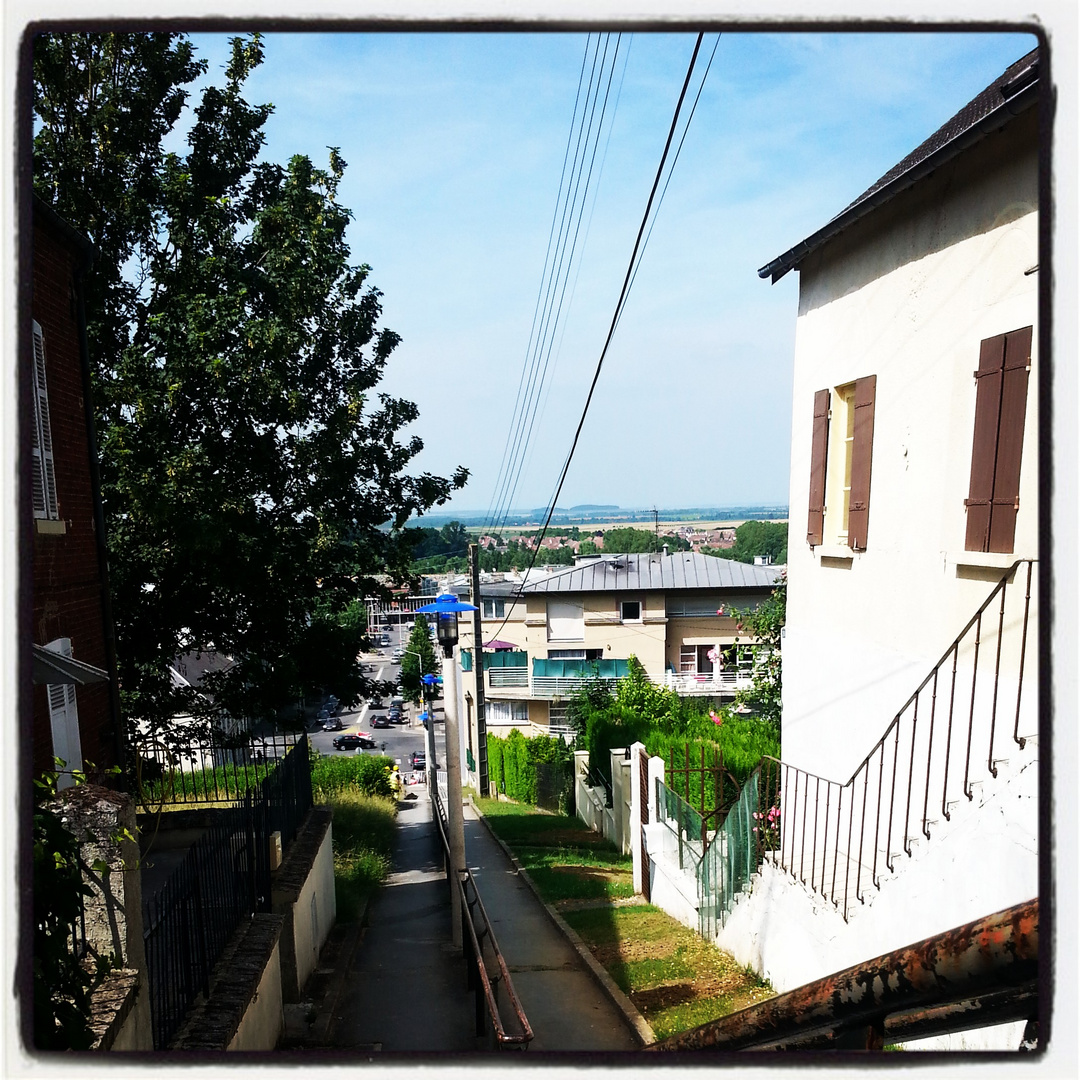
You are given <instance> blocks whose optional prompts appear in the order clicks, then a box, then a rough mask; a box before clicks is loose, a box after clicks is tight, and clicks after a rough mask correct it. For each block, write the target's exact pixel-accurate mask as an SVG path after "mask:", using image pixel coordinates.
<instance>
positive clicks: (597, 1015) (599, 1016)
mask: <svg viewBox="0 0 1080 1080" xmlns="http://www.w3.org/2000/svg"><path fill="white" fill-rule="evenodd" d="M465 852H466V857H467V859H468V863H469V869H470V870H471V871H472V874H473V878H474V879H475V881H476V887H477V889H478V890H479V892H480V899H481V900H483V902H484V908H485V909H486V911H487V913H488V916H489V917H490V919H491V923H492V928H493V930H494V931H495V937H496V940H497V941H498V942H499V948H500V949H501V950H502V954H503V957H504V958H505V960H506V966H507V967H508V968H509V969H510V978H511V979H512V980H513V983H514V990H515V991H516V993H517V995H518V1000H519V1001H520V1002H521V1005H522V1008H523V1009H524V1010H525V1015H526V1016H527V1017H528V1018H529V1024H530V1025H531V1026H532V1029H533V1041H532V1042H531V1043H530V1044H529V1052H530V1053H532V1052H534V1051H545V1050H547V1051H569V1052H573V1053H581V1052H587V1051H600V1052H608V1053H610V1052H612V1051H635V1050H639V1049H640V1044H639V1043H638V1041H637V1038H636V1037H635V1034H634V1032H633V1029H632V1028H631V1026H630V1023H629V1022H628V1021H627V1019H626V1017H625V1016H624V1015H623V1014H622V1012H621V1011H620V1010H619V1009H617V1008H616V1007H615V1005H614V1004H613V1003H612V1001H611V999H610V998H609V997H608V996H607V994H605V993H604V991H603V990H602V989H601V987H600V986H599V984H598V983H597V981H596V978H595V977H594V976H593V975H592V973H591V972H590V971H589V970H588V969H587V967H586V965H585V963H584V962H583V961H582V959H581V957H580V956H579V955H578V953H577V950H576V949H575V948H574V947H573V946H572V945H571V944H570V942H569V941H568V940H567V938H566V936H565V935H564V934H563V932H562V931H561V930H560V929H559V928H558V927H557V926H556V925H555V924H554V923H553V922H552V920H551V917H550V916H549V915H548V913H547V912H546V911H545V910H544V907H543V904H542V903H541V902H540V901H539V900H538V899H537V898H536V895H535V894H534V893H533V891H532V890H531V889H530V888H529V886H528V885H527V884H526V883H525V882H524V881H522V879H521V878H520V876H519V875H518V873H517V871H516V870H515V869H514V866H513V865H512V864H511V862H510V860H509V859H508V858H507V856H506V854H505V853H504V851H503V849H502V848H501V847H500V846H499V845H498V843H496V841H495V840H494V839H493V838H492V836H491V834H490V833H489V832H488V830H487V826H486V825H485V824H484V823H483V822H482V821H480V820H479V818H478V816H477V813H476V811H475V810H474V809H473V807H472V806H466V807H465Z"/></svg>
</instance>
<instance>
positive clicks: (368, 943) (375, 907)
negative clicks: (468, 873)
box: [324, 785, 476, 1053]
mask: <svg viewBox="0 0 1080 1080" xmlns="http://www.w3.org/2000/svg"><path fill="white" fill-rule="evenodd" d="M409 791H410V792H416V793H417V794H418V796H419V797H418V798H417V799H416V800H415V801H409V802H403V803H402V804H401V809H400V813H399V815H398V843H397V848H396V850H395V852H394V867H393V871H392V873H391V874H390V877H389V879H388V880H387V882H386V884H385V885H384V886H383V887H382V888H381V889H380V890H379V892H378V893H377V894H376V896H375V898H374V900H373V901H372V903H371V906H370V907H369V909H368V916H367V927H366V929H365V930H364V931H363V935H362V937H361V939H360V941H359V943H358V944H357V946H356V949H355V951H354V952H353V953H352V955H351V957H350V956H348V955H342V957H341V962H343V963H344V964H346V965H347V967H346V969H345V971H344V979H343V980H342V985H341V988H340V992H339V993H338V995H337V1000H336V1002H329V1001H328V1002H327V1005H332V1006H333V1007H332V1013H331V1015H330V1017H329V1018H328V1019H329V1023H328V1026H327V1032H326V1041H325V1043H324V1045H326V1046H328V1047H332V1048H333V1049H334V1050H340V1051H350V1050H351V1051H355V1052H357V1053H369V1052H371V1051H380V1050H381V1051H383V1052H395V1051H398V1052H400V1051H409V1052H412V1053H425V1052H431V1051H439V1052H443V1053H446V1052H451V1053H453V1052H461V1051H471V1050H474V1049H475V1047H476V1039H475V1037H474V1035H473V1031H474V1027H473V1025H474V1018H473V1000H472V995H471V994H470V993H468V992H467V990H466V972H465V964H464V962H463V961H462V959H461V955H460V954H459V953H455V952H454V951H453V949H452V947H451V945H450V894H449V892H448V890H447V887H446V877H445V875H444V874H443V864H442V853H441V851H440V847H439V841H438V838H437V834H436V832H435V826H434V824H433V823H432V820H431V802H430V800H429V799H428V797H427V788H426V787H425V786H424V785H416V786H415V787H410V788H409ZM345 952H346V951H345V950H343V954H344V953H345Z"/></svg>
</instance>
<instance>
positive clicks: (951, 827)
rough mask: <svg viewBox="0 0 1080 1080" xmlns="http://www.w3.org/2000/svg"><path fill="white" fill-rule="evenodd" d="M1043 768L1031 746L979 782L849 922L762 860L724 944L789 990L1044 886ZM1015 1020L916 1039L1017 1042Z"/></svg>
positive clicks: (1008, 1045) (1004, 1045)
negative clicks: (1040, 877)
mask: <svg viewBox="0 0 1080 1080" xmlns="http://www.w3.org/2000/svg"><path fill="white" fill-rule="evenodd" d="M1037 774H1038V756H1037V752H1036V749H1035V746H1034V744H1029V747H1028V751H1027V753H1026V754H1021V755H1018V756H1017V758H1016V759H1015V760H1012V761H1010V762H1008V763H1007V764H1005V765H1003V766H1002V769H1001V772H1000V774H999V776H998V779H997V780H996V781H992V782H987V783H986V784H985V785H983V786H982V787H981V788H980V789H978V795H977V798H976V799H975V801H974V802H972V803H971V804H968V805H967V806H961V807H958V808H957V809H956V811H955V812H954V814H953V819H952V821H950V822H944V823H942V825H941V826H939V827H938V828H937V829H936V830H935V831H934V833H933V835H932V838H931V839H930V840H929V841H921V842H919V841H917V842H916V843H915V844H914V845H913V848H912V850H913V854H912V856H911V857H910V858H908V857H906V856H902V857H901V859H900V860H899V861H898V862H897V864H896V870H895V873H894V874H892V875H888V874H886V875H883V879H882V883H881V888H880V890H877V889H875V888H874V887H873V886H870V887H869V888H867V889H866V890H865V892H866V903H865V904H864V905H858V906H856V908H855V909H854V911H853V912H852V914H851V917H850V920H849V921H848V922H847V923H845V922H844V919H843V917H842V915H841V914H840V911H839V910H838V908H837V907H836V906H835V905H833V904H832V903H830V902H829V901H828V900H826V899H824V898H823V897H821V896H820V895H818V894H817V893H816V892H812V891H811V890H810V889H809V888H808V887H807V886H806V885H803V884H802V883H801V882H797V881H795V880H793V879H792V877H791V875H790V874H788V873H786V872H785V871H783V870H780V869H778V868H777V867H775V866H773V865H771V864H765V865H763V867H762V870H761V873H760V875H758V876H757V877H755V879H754V882H753V889H752V891H751V892H750V893H749V894H748V895H744V896H743V897H742V898H741V899H740V900H739V901H738V902H737V903H736V905H735V908H734V910H733V911H732V913H731V914H730V916H729V917H728V920H727V922H726V924H725V925H724V927H723V929H722V930H721V931H720V933H719V934H718V935H717V945H718V946H719V947H720V948H722V949H726V950H728V951H729V952H731V953H732V955H734V957H735V959H736V960H737V961H738V962H739V963H740V964H749V965H751V966H752V967H753V968H754V969H755V970H756V971H759V972H760V973H762V974H763V975H765V976H766V977H767V978H768V979H769V981H770V982H771V983H772V984H773V986H774V987H775V988H776V990H777V991H779V992H781V993H783V992H785V991H788V990H793V989H795V987H797V986H802V985H804V984H805V983H808V982H812V981H814V980H815V979H820V978H823V977H824V976H826V975H832V974H834V973H835V972H837V971H842V970H843V969H845V968H847V967H850V966H852V965H855V964H859V963H861V962H863V961H866V960H872V959H873V958H875V957H877V956H881V955H883V954H884V953H887V952H891V951H892V950H894V949H899V948H903V947H905V946H907V945H912V944H914V943H916V942H918V941H921V940H923V939H924V938H927V937H930V936H931V935H933V934H936V933H940V932H942V931H945V930H951V929H953V928H954V927H957V926H961V925H963V924H964V923H967V922H972V921H974V920H975V919H979V918H982V917H984V916H986V915H990V914H992V913H994V912H996V911H1001V910H1003V909H1004V908H1007V907H1011V906H1013V905H1014V904H1020V903H1024V902H1026V901H1029V900H1031V899H1032V898H1033V897H1034V896H1035V895H1036V894H1037V891H1038V886H1037V880H1038V879H1037V874H1038V843H1037V840H1038V834H1037V814H1036V807H1037V805H1038V775H1037ZM963 883H969V886H970V887H961V885H962V884H963ZM1015 1027H1016V1026H1015V1025H1005V1026H1004V1027H1003V1028H992V1029H991V1028H988V1029H984V1030H983V1031H972V1032H967V1033H965V1034H964V1035H963V1037H962V1039H961V1037H960V1036H952V1037H950V1039H951V1044H950V1043H946V1044H940V1043H938V1042H936V1041H935V1042H933V1043H931V1041H930V1040H923V1041H922V1042H921V1043H920V1044H918V1045H919V1047H920V1048H932V1047H933V1046H938V1045H951V1046H952V1048H958V1047H959V1046H960V1042H961V1041H962V1043H963V1046H964V1047H966V1048H971V1049H986V1048H999V1049H1008V1050H1015V1049H1016V1048H1017V1046H1018V1045H1019V1042H1020V1035H1019V1031H1018V1030H1014V1029H1015ZM1005 1028H1007V1029H1008V1030H1004V1029H1005ZM1022 1028H1023V1025H1022V1024H1021V1025H1020V1030H1022ZM958 1040H959V1041H958ZM913 1045H914V1044H913Z"/></svg>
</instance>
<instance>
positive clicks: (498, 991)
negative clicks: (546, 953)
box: [429, 773, 533, 1050]
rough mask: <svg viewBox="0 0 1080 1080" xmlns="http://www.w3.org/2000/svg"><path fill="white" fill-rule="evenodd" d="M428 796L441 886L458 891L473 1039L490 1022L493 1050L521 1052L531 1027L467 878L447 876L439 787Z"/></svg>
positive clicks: (466, 874)
mask: <svg viewBox="0 0 1080 1080" xmlns="http://www.w3.org/2000/svg"><path fill="white" fill-rule="evenodd" d="M443 776H445V773H444V774H443ZM429 790H430V792H431V801H432V809H433V813H432V815H431V816H432V818H433V819H434V821H435V826H436V829H437V830H438V833H439V841H440V843H441V845H442V852H443V863H444V866H445V867H446V871H447V881H448V882H449V883H450V887H451V888H456V889H458V890H459V894H460V897H461V929H462V934H461V940H462V946H463V949H464V951H465V954H466V955H465V962H466V965H467V968H468V987H469V989H470V990H472V991H473V994H474V1000H475V1003H476V1034H477V1036H481V1035H484V1034H485V1032H486V1031H487V1030H488V1023H489V1022H490V1024H491V1031H492V1032H493V1034H494V1039H495V1045H496V1047H497V1048H498V1049H508V1050H512V1049H517V1050H527V1049H528V1046H529V1043H530V1042H531V1041H532V1038H533V1030H532V1027H531V1026H530V1024H529V1020H528V1017H526V1015H525V1010H524V1009H523V1008H522V1007H521V1002H520V1001H519V1000H518V996H517V993H516V991H515V990H514V983H513V980H512V979H511V978H510V971H509V969H508V968H507V966H506V961H505V959H504V958H503V954H502V950H501V949H500V948H499V943H498V941H497V940H496V939H495V931H494V930H493V929H492V927H491V920H490V919H489V918H488V914H487V911H486V909H485V908H484V904H483V901H482V900H481V899H480V893H479V890H478V889H477V888H476V881H475V880H474V879H473V876H472V872H471V871H469V870H468V869H465V870H459V871H458V876H457V880H456V881H455V880H454V878H453V875H452V874H451V872H450V871H451V866H450V838H449V835H448V832H447V815H446V809H445V807H444V806H443V800H442V795H441V791H440V786H439V785H438V784H437V783H436V784H430V785H429ZM478 924H479V925H478ZM503 992H505V995H506V1000H507V1004H508V1005H509V1007H510V1013H509V1017H508V1020H509V1025H508V1022H507V1020H506V1019H504V1017H503V1010H502V1008H501V1006H500V1000H499V999H500V997H501V996H502V993H503Z"/></svg>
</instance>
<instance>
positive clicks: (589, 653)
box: [548, 649, 604, 660]
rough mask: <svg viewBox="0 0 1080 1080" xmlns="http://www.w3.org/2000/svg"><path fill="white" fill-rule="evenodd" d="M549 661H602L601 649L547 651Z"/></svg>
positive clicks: (602, 651)
mask: <svg viewBox="0 0 1080 1080" xmlns="http://www.w3.org/2000/svg"><path fill="white" fill-rule="evenodd" d="M548 659H549V660H603V659H604V650H603V649H548Z"/></svg>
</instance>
